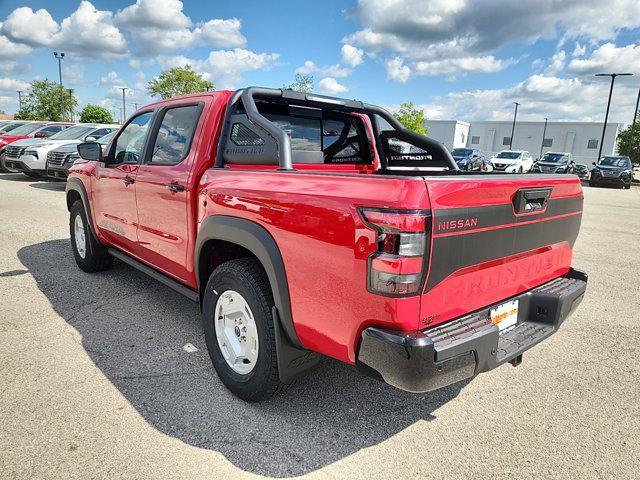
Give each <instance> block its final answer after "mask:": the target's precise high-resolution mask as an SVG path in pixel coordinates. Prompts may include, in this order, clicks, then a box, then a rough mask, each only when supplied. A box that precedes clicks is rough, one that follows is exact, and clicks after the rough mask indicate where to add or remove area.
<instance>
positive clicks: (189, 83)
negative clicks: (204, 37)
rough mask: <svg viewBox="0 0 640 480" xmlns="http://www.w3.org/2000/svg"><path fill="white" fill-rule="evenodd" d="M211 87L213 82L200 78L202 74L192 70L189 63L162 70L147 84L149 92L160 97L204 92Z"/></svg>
mask: <svg viewBox="0 0 640 480" xmlns="http://www.w3.org/2000/svg"><path fill="white" fill-rule="evenodd" d="M212 88H213V83H211V82H209V81H207V80H205V79H204V78H202V75H200V74H199V73H197V72H195V71H193V69H192V68H191V65H185V66H184V67H174V68H170V69H169V70H164V71H163V72H162V73H160V75H158V76H157V77H156V78H154V79H153V80H151V81H150V82H149V83H148V84H147V90H148V91H149V94H150V95H151V96H159V97H161V98H171V97H177V96H178V95H187V94H189V93H198V92H204V91H206V90H211V89H212Z"/></svg>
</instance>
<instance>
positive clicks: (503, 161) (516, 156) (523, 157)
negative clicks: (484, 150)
mask: <svg viewBox="0 0 640 480" xmlns="http://www.w3.org/2000/svg"><path fill="white" fill-rule="evenodd" d="M491 163H493V166H494V168H495V169H496V170H497V171H499V172H507V173H524V172H529V171H531V168H532V167H533V157H532V156H531V154H530V153H529V152H527V151H526V150H502V151H501V152H498V154H497V155H495V156H494V157H492V158H491Z"/></svg>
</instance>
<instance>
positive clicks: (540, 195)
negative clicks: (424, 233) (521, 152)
mask: <svg viewBox="0 0 640 480" xmlns="http://www.w3.org/2000/svg"><path fill="white" fill-rule="evenodd" d="M424 180H425V183H426V186H427V191H428V193H429V199H430V203H431V214H432V228H431V251H430V255H429V268H428V272H427V276H426V280H425V287H424V291H423V294H422V297H421V302H420V303H421V305H420V325H419V328H421V329H422V328H425V327H428V326H431V325H436V324H439V323H442V322H444V321H447V320H449V319H452V318H455V317H459V316H461V315H465V314H467V313H470V312H473V311H475V310H478V309H480V308H483V307H486V306H489V305H493V304H500V303H502V302H503V301H505V300H506V299H508V298H509V297H512V296H514V295H517V294H519V293H522V292H524V291H526V290H529V289H532V288H534V287H536V286H538V285H541V284H543V283H545V282H548V281H549V280H552V279H553V278H556V277H558V276H561V275H563V274H565V273H566V272H567V271H568V270H569V268H570V266H571V258H572V248H573V244H574V242H575V240H576V238H577V236H578V231H579V229H580V222H581V218H582V201H583V196H582V188H581V186H580V180H579V179H578V178H577V177H575V176H573V175H490V176H461V177H453V178H452V177H441V178H434V177H425V179H424Z"/></svg>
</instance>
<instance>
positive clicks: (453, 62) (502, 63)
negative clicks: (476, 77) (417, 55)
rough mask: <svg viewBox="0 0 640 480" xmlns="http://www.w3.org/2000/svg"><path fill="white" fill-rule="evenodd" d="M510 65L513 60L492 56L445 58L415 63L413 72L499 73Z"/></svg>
mask: <svg viewBox="0 0 640 480" xmlns="http://www.w3.org/2000/svg"><path fill="white" fill-rule="evenodd" d="M512 63H514V60H513V59H507V60H498V59H496V58H495V57H494V56H493V55H487V56H486V57H460V58H447V59H444V60H432V61H420V62H415V63H414V64H413V71H414V73H415V74H416V75H449V76H456V75H457V74H460V73H466V72H479V73H492V72H499V71H500V70H504V69H505V68H506V67H507V66H509V65H511V64H512Z"/></svg>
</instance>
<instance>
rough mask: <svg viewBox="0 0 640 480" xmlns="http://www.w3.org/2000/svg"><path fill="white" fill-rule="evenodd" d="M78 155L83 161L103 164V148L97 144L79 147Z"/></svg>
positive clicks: (87, 143)
mask: <svg viewBox="0 0 640 480" xmlns="http://www.w3.org/2000/svg"><path fill="white" fill-rule="evenodd" d="M78 154H79V155H80V158H82V159H83V160H90V161H94V162H102V161H103V160H102V147H101V146H100V144H99V143H96V142H84V143H81V144H79V145H78Z"/></svg>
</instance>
